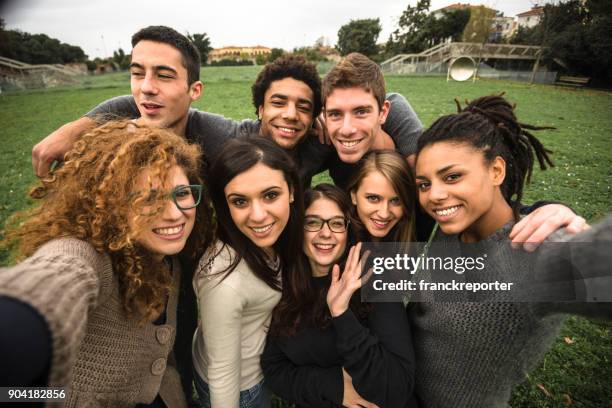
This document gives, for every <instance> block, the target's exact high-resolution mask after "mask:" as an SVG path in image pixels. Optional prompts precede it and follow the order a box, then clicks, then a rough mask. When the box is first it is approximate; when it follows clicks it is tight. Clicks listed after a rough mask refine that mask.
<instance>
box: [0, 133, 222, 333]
mask: <svg viewBox="0 0 612 408" xmlns="http://www.w3.org/2000/svg"><path fill="white" fill-rule="evenodd" d="M200 157H201V151H200V148H199V146H196V145H190V144H188V142H187V141H186V140H185V139H183V138H182V137H180V136H178V135H176V134H174V133H172V132H171V131H169V130H164V129H159V128H150V127H143V126H138V125H135V124H133V123H131V122H125V121H124V122H109V123H107V124H105V125H103V126H100V127H98V128H96V129H94V130H92V131H91V132H89V133H87V134H86V135H84V136H83V137H82V138H81V139H80V140H79V141H78V142H77V143H76V144H75V146H74V148H73V149H72V150H71V151H70V152H68V153H67V154H66V156H65V162H64V165H63V166H62V167H61V168H59V169H57V170H56V171H55V172H54V173H53V174H52V175H51V176H50V177H48V178H46V179H43V180H41V181H40V184H39V185H38V186H36V187H34V188H33V189H32V190H31V191H30V196H31V197H32V198H34V199H35V200H37V201H39V202H38V203H37V205H35V206H34V207H33V208H31V209H29V210H26V211H23V212H20V213H17V214H15V215H14V216H13V217H12V221H11V226H10V227H9V231H8V233H7V235H6V237H7V241H6V246H7V247H12V248H14V249H16V254H15V255H16V256H15V258H16V260H19V259H22V258H25V257H28V256H30V255H32V254H33V253H34V252H35V251H36V250H37V249H38V248H39V247H40V246H42V245H43V244H45V243H46V242H48V241H50V240H52V239H55V238H59V237H74V238H78V239H81V240H84V241H87V242H89V243H90V244H91V245H92V246H93V247H94V248H95V249H96V250H97V251H98V252H100V253H106V254H108V255H109V256H110V258H111V261H112V264H113V271H114V273H115V274H116V275H117V277H118V279H119V288H120V294H121V298H122V301H123V305H124V308H125V310H126V312H127V313H128V316H138V318H139V320H140V321H141V322H145V321H151V320H154V319H155V318H156V317H157V316H158V315H159V314H160V313H161V312H162V311H163V308H164V305H165V299H166V297H167V295H168V293H169V292H170V290H172V287H171V286H172V279H171V275H170V273H169V272H168V267H167V266H166V265H165V264H164V263H163V262H160V261H156V260H155V259H154V257H153V256H151V254H150V252H149V251H147V250H146V249H145V248H144V247H142V246H141V245H139V244H138V242H137V241H136V240H135V238H136V237H137V236H138V235H139V233H140V232H141V231H142V230H143V229H145V228H146V227H147V225H149V224H150V223H151V222H152V221H153V219H152V218H153V217H155V216H156V215H157V214H159V213H160V211H161V210H163V208H164V206H165V205H166V204H167V201H166V199H165V197H157V198H156V201H155V202H154V203H151V202H149V201H147V200H148V199H147V198H146V197H143V196H142V195H136V196H135V195H134V194H133V192H134V191H135V188H136V182H137V180H138V179H139V177H138V176H139V175H140V174H142V172H143V171H145V170H147V171H148V173H147V175H148V177H147V181H148V183H149V187H151V186H152V181H153V180H156V181H158V182H159V183H160V185H167V183H168V178H169V173H170V172H169V170H170V169H171V168H172V167H174V166H178V167H180V168H181V169H182V170H183V171H184V172H185V175H186V176H187V178H188V179H189V182H190V184H203V180H202V178H201V164H200V163H201V160H200ZM202 194H203V195H202V201H201V203H200V205H199V206H198V207H197V211H196V220H195V226H194V229H193V232H192V233H191V235H190V237H189V239H188V241H187V245H186V247H185V249H184V250H183V251H184V254H185V255H187V256H188V257H190V258H192V259H197V258H199V257H200V256H201V255H202V252H203V250H204V249H205V248H206V247H207V246H208V245H210V243H211V242H213V239H214V232H215V221H214V216H213V210H212V205H211V204H210V201H209V199H208V194H207V193H206V188H205V189H204V191H203V193H202ZM144 205H147V206H150V205H153V208H154V209H155V211H153V212H152V213H151V212H147V215H143V214H142V207H143V206H144ZM129 220H131V221H132V222H129ZM20 221H21V222H20ZM130 225H132V226H135V227H130Z"/></svg>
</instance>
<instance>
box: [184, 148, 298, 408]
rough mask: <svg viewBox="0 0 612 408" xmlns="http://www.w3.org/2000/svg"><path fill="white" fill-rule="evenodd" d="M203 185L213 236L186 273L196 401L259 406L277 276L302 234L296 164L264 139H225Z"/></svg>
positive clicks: (287, 266)
mask: <svg viewBox="0 0 612 408" xmlns="http://www.w3.org/2000/svg"><path fill="white" fill-rule="evenodd" d="M210 189H211V191H210V193H211V198H212V201H213V203H214V206H215V210H216V215H217V223H218V229H219V240H218V241H217V242H216V244H215V245H213V246H212V247H210V248H209V249H208V250H207V252H206V253H205V255H204V256H203V257H202V259H201V260H200V264H199V266H198V270H197V271H196V274H195V276H194V288H195V290H196V293H197V296H198V304H199V311H200V322H199V325H198V330H197V332H196V334H195V336H194V346H193V361H194V368H195V374H196V376H195V378H196V388H197V390H198V394H199V396H200V403H201V406H202V407H210V406H212V407H222V408H225V407H238V406H240V407H262V406H267V404H268V403H269V398H268V397H267V396H266V395H265V393H264V392H263V391H264V390H263V387H262V385H263V374H262V370H261V367H260V365H259V358H260V355H261V353H262V352H263V348H264V345H265V338H266V333H267V330H268V326H269V323H270V316H271V313H272V309H273V308H274V307H275V306H276V304H277V303H278V301H279V300H280V298H281V282H282V275H285V274H290V273H293V269H294V268H299V267H301V265H300V263H299V262H295V260H294V259H292V258H291V256H292V254H293V255H294V256H295V254H299V253H300V252H301V248H302V237H303V232H302V231H303V230H302V223H303V217H304V214H303V213H304V211H303V200H302V191H301V186H300V182H299V178H298V173H297V169H296V166H295V163H294V162H293V160H292V159H291V157H290V156H289V155H288V154H287V153H286V152H285V151H283V150H282V149H281V148H280V147H278V146H277V145H276V144H274V143H273V142H271V141H269V140H266V139H264V138H261V137H257V136H254V137H252V138H248V139H240V140H233V141H232V142H230V143H229V144H228V145H227V146H226V147H225V148H224V149H223V151H222V152H221V153H220V154H219V156H218V157H217V160H216V161H215V163H214V164H213V166H212V168H211V172H210ZM300 276H301V275H300Z"/></svg>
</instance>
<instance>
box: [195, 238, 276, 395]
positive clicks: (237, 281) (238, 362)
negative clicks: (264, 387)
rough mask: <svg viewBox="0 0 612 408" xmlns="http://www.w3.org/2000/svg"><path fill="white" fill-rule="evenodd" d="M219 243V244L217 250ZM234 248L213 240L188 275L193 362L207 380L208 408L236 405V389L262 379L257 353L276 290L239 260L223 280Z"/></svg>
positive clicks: (249, 386) (260, 347)
mask: <svg viewBox="0 0 612 408" xmlns="http://www.w3.org/2000/svg"><path fill="white" fill-rule="evenodd" d="M221 247H223V249H221ZM234 256H235V251H234V250H233V249H232V248H231V247H229V246H228V245H225V246H224V244H223V243H222V242H221V241H217V242H216V243H215V245H212V246H211V247H210V248H209V249H208V250H207V251H206V253H205V254H204V256H203V257H202V259H201V260H200V263H199V265H198V270H197V271H196V273H195V275H194V278H193V286H194V289H195V292H196V294H197V298H198V307H199V315H200V319H199V323H198V329H197V331H196V333H195V335H194V341H193V364H194V367H195V370H196V372H197V373H198V374H199V375H200V377H201V378H202V379H203V380H204V381H206V383H208V386H209V388H210V398H211V404H212V406H213V407H238V405H239V399H240V391H242V390H247V389H249V388H251V387H253V386H254V385H255V384H257V383H258V382H260V381H261V380H262V379H263V374H262V370H261V366H260V364H259V358H260V355H261V354H262V352H263V349H264V346H265V342H266V334H267V330H268V327H269V325H270V318H271V315H272V309H274V307H275V306H276V304H277V303H278V302H279V300H280V298H281V292H280V291H277V290H274V289H272V288H271V287H269V286H268V285H267V284H266V283H264V282H263V281H262V280H261V279H259V278H258V277H257V276H255V274H254V273H253V271H252V270H251V269H250V268H249V267H248V265H247V263H246V262H245V261H244V259H243V260H241V261H240V263H238V265H237V266H236V268H235V269H234V270H233V272H232V273H230V274H229V276H227V277H226V278H225V279H223V278H224V276H225V275H226V274H225V273H220V272H223V271H224V270H226V269H227V267H228V266H229V265H230V264H231V262H232V260H233V259H234Z"/></svg>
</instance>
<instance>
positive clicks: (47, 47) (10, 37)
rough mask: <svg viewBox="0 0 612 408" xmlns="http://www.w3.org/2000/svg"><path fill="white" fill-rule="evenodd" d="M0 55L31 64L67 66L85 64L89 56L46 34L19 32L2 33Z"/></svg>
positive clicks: (75, 47) (77, 48)
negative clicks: (72, 63)
mask: <svg viewBox="0 0 612 408" xmlns="http://www.w3.org/2000/svg"><path fill="white" fill-rule="evenodd" d="M1 33H2V42H1V43H0V55H2V56H3V57H7V58H12V59H16V60H18V61H23V62H26V63H29V64H67V63H71V62H85V61H86V60H87V55H86V54H85V53H84V52H83V50H82V49H81V48H80V47H77V46H75V45H70V44H65V43H61V42H60V41H59V40H57V39H55V38H51V37H49V36H47V35H45V34H29V33H24V32H21V31H18V30H8V31H4V30H2V31H1Z"/></svg>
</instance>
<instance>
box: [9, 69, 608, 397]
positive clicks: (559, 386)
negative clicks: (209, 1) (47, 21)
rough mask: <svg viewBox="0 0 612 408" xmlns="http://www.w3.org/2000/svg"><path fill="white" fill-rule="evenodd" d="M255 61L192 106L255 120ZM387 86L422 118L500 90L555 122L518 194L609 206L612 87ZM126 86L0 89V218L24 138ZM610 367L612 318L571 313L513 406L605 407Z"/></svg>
mask: <svg viewBox="0 0 612 408" xmlns="http://www.w3.org/2000/svg"><path fill="white" fill-rule="evenodd" d="M259 69H260V68H259V67H231V68H226V67H210V68H204V69H203V70H202V79H203V81H204V82H205V88H204V96H203V97H202V98H201V99H200V100H199V101H198V102H197V103H195V104H194V106H195V107H197V108H199V109H203V110H207V111H210V112H215V113H220V114H223V115H225V116H228V117H231V118H234V119H243V118H254V117H255V115H254V111H255V109H254V108H253V106H252V104H251V101H250V86H251V83H252V82H253V80H254V78H255V76H256V75H257V72H258V71H259ZM387 89H388V91H392V92H400V93H402V94H403V95H404V96H405V97H406V98H407V99H408V100H409V101H410V103H411V104H412V105H413V107H414V109H415V110H416V112H417V113H418V115H419V117H420V118H421V120H422V121H423V122H424V124H425V125H426V126H427V125H429V124H431V123H432V121H433V120H434V119H435V118H436V117H438V116H439V115H442V114H447V113H452V112H454V111H455V103H454V101H453V99H454V98H459V99H460V100H464V99H466V98H467V99H471V98H474V97H477V96H481V95H486V94H491V93H494V92H496V93H498V92H501V91H505V92H506V94H507V97H508V99H509V100H511V101H513V102H516V103H517V115H518V117H519V118H520V119H521V121H522V122H525V123H530V124H535V125H550V126H555V127H557V130H550V131H543V132H538V134H539V136H540V139H541V140H542V141H543V142H544V144H545V145H546V146H547V147H549V148H550V149H552V150H553V151H554V155H553V158H554V160H555V163H556V167H554V168H553V169H552V170H550V171H545V172H540V171H538V172H536V174H535V177H534V179H533V180H532V184H531V185H530V186H529V187H528V188H527V192H526V198H525V200H524V201H525V202H526V203H529V202H532V201H534V200H542V199H546V200H557V201H561V202H564V203H567V204H568V205H570V206H571V207H572V208H573V209H574V210H575V211H576V212H578V213H579V214H581V215H583V216H584V217H585V218H587V219H588V220H589V221H591V222H594V221H596V220H598V219H600V218H602V217H603V215H604V214H606V213H610V212H612V197H611V191H610V188H611V185H612V140H611V136H610V135H612V119H611V115H610V114H611V112H612V95H611V94H608V93H602V92H595V91H589V90H581V89H578V90H574V89H561V88H557V87H552V86H541V85H533V86H531V85H527V84H524V83H518V82H508V81H493V80H479V81H477V82H476V83H472V82H467V83H457V82H448V83H447V82H446V81H445V79H444V78H440V77H418V78H417V77H400V76H391V77H388V78H387ZM127 93H129V75H128V74H127V73H114V74H108V75H106V76H101V77H84V78H83V79H82V84H81V85H80V86H70V87H63V88H55V89H47V90H33V91H22V92H5V93H2V94H0V123H1V124H2V125H1V128H0V143H1V146H2V149H1V151H0V154H1V156H0V225H3V224H4V221H5V220H6V218H7V217H8V216H9V215H10V214H11V213H13V212H14V211H16V210H19V209H21V208H23V207H24V206H26V205H27V200H26V198H25V197H26V191H27V190H28V187H29V186H31V185H32V184H33V183H34V182H35V177H34V175H33V173H32V169H31V156H30V154H31V149H32V146H33V145H34V144H35V143H36V142H38V141H39V140H40V139H42V138H43V137H44V136H46V135H47V134H48V133H50V132H51V131H53V130H54V129H56V128H57V127H59V126H60V125H62V124H63V123H65V122H67V121H70V120H73V119H75V118H77V117H79V116H80V115H82V114H83V113H85V112H87V111H88V110H89V109H91V108H92V107H93V106H95V105H96V104H97V103H98V102H100V101H103V100H104V99H107V98H110V97H112V96H116V95H121V94H127ZM325 178H326V176H325V175H323V176H320V177H318V178H317V180H324V179H325ZM0 259H5V257H2V258H0ZM4 262H5V261H4ZM611 365H612V324H610V323H597V322H592V321H589V320H585V319H581V318H570V319H569V320H568V322H567V323H566V325H565V326H564V329H563V331H562V333H561V334H560V336H559V339H558V341H557V342H556V343H555V345H554V347H553V349H552V350H551V351H550V352H549V353H548V354H547V355H546V358H545V359H544V361H543V362H542V364H541V365H540V367H539V368H538V369H537V370H536V371H535V372H533V373H530V374H529V375H526V381H525V383H523V384H522V385H521V386H519V387H518V388H517V390H516V392H515V393H514V396H513V399H512V401H511V406H513V407H558V406H574V407H609V406H610V404H611V401H612V368H611Z"/></svg>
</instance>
